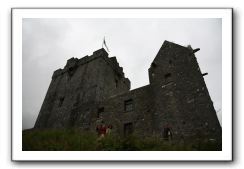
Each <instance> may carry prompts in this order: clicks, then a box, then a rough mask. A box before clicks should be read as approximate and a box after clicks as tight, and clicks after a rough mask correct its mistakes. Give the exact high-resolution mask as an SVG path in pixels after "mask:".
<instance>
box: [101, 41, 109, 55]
mask: <svg viewBox="0 0 244 169" xmlns="http://www.w3.org/2000/svg"><path fill="white" fill-rule="evenodd" d="M103 45H104V46H105V48H106V49H107V51H108V52H109V50H108V46H107V44H106V41H105V37H104V38H103ZM103 45H102V48H103Z"/></svg>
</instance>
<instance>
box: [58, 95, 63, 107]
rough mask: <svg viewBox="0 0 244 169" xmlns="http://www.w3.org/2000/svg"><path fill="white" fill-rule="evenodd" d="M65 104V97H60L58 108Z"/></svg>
mask: <svg viewBox="0 0 244 169" xmlns="http://www.w3.org/2000/svg"><path fill="white" fill-rule="evenodd" d="M63 102H64V97H60V98H59V104H58V107H61V106H62V105H63Z"/></svg>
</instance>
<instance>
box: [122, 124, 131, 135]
mask: <svg viewBox="0 0 244 169" xmlns="http://www.w3.org/2000/svg"><path fill="white" fill-rule="evenodd" d="M132 133H133V124H132V123H125V124H124V136H125V137H126V136H129V135H131V134H132Z"/></svg>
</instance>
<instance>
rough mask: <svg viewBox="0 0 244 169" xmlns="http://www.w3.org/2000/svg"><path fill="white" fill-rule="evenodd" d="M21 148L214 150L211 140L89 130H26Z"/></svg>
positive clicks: (39, 149)
mask: <svg viewBox="0 0 244 169" xmlns="http://www.w3.org/2000/svg"><path fill="white" fill-rule="evenodd" d="M22 136H23V137H22V150H23V151H194V150H197V151H198V150H200V151H201V150H209V151H211V150H213V151H214V150H217V145H216V143H213V142H207V143H206V142H205V143H203V142H197V143H196V142H192V143H188V144H186V143H175V142H174V143H173V142H172V141H166V140H162V139H159V138H143V139H140V138H138V137H136V136H133V135H131V136H129V137H126V138H120V137H118V136H113V135H107V136H105V137H104V138H99V137H98V136H97V135H96V134H94V133H90V132H82V133H81V132H80V131H78V130H75V129H72V130H71V129H70V130H50V129H49V130H25V131H23V133H22Z"/></svg>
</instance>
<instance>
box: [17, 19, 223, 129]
mask: <svg viewBox="0 0 244 169" xmlns="http://www.w3.org/2000/svg"><path fill="white" fill-rule="evenodd" d="M221 27H222V22H221V19H24V20H23V44H22V45H23V129H27V128H32V127H33V126H34V123H35V121H36V118H37V116H38V113H39V111H40V108H41V105H42V102H43V100H44V97H45V95H46V92H47V89H48V87H49V84H50V82H51V77H52V74H53V72H54V71H55V70H56V69H59V68H63V67H64V66H65V64H66V61H67V60H68V59H69V58H71V57H77V58H82V57H84V56H86V55H91V54H92V53H93V51H95V50H97V49H100V48H101V47H102V41H103V37H104V36H105V38H106V43H107V45H108V47H109V50H110V57H111V56H116V57H117V60H118V62H119V64H120V66H122V67H123V69H124V73H125V76H126V77H128V78H129V79H130V81H131V86H132V89H135V88H138V87H141V86H144V85H147V84H149V78H148V68H149V67H150V64H151V62H152V61H153V59H154V57H155V56H156V54H157V52H158V51H159V49H160V47H161V45H162V44H163V42H164V40H168V41H171V42H174V43H177V44H180V45H183V46H187V45H189V44H190V45H191V46H192V48H193V49H195V48H200V49H201V50H200V51H199V52H197V53H196V57H197V60H198V62H199V65H200V68H201V71H202V72H203V73H204V72H208V75H207V76H204V79H205V82H206V84H207V87H208V90H209V93H210V96H211V98H212V100H213V103H214V107H215V109H216V111H218V113H217V114H218V117H219V120H220V122H221V115H222V114H221V111H219V110H221V107H222V70H221V69H222V67H221V66H222V58H221V56H222V29H221Z"/></svg>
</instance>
